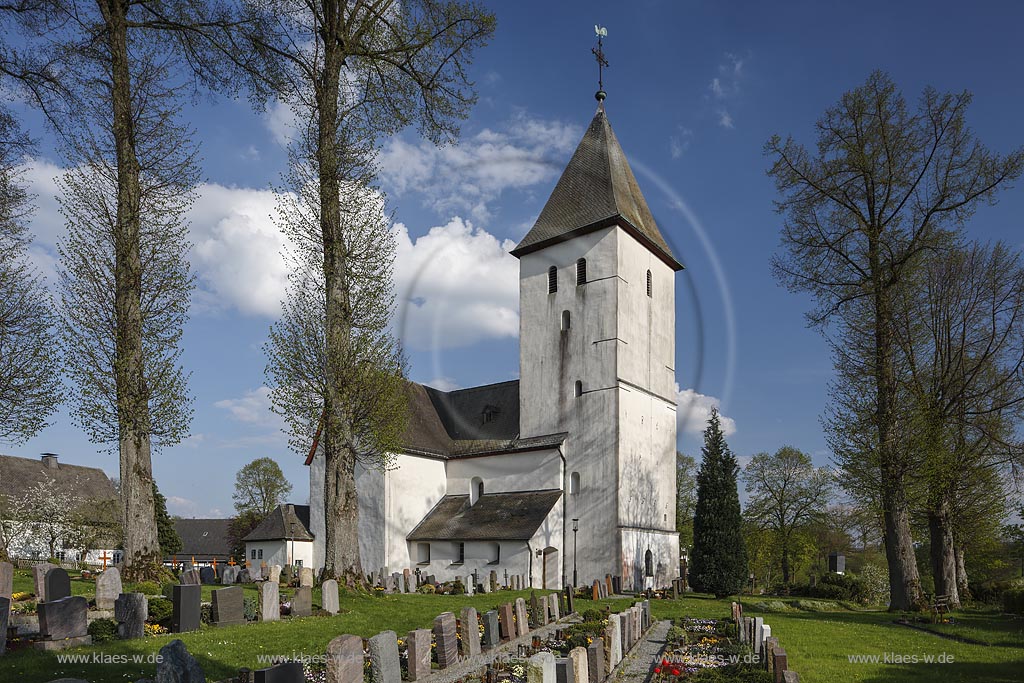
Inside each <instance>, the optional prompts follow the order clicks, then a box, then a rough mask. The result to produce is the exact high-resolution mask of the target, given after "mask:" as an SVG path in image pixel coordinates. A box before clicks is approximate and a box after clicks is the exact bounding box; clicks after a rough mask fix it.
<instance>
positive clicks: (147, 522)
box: [100, 0, 162, 581]
mask: <svg viewBox="0 0 1024 683" xmlns="http://www.w3.org/2000/svg"><path fill="white" fill-rule="evenodd" d="M100 9H101V11H102V12H103V15H104V18H105V19H106V22H107V33H108V41H109V48H110V61H111V65H110V66H111V101H112V106H113V136H114V146H115V150H116V157H117V158H116V161H117V217H116V220H115V224H114V287H115V294H114V319H115V322H116V325H117V330H116V341H115V358H114V382H115V386H116V390H117V420H118V431H119V444H118V448H119V452H120V461H121V506H122V510H123V514H124V529H125V541H124V546H125V555H124V556H125V561H124V565H125V577H126V578H127V579H129V580H133V581H137V580H140V579H143V578H156V577H157V576H158V574H159V568H160V565H161V559H162V558H161V557H160V546H159V541H158V537H157V528H156V512H155V509H154V505H153V463H152V459H151V453H150V422H149V390H148V388H147V387H146V379H145V373H144V365H143V351H142V305H141V293H142V259H141V257H140V254H139V232H140V212H139V205H140V197H141V190H140V186H139V163H138V159H137V157H136V155H135V128H134V122H133V119H132V103H131V76H130V68H129V53H128V29H127V25H126V21H127V10H128V4H127V3H126V2H124V1H123V0H102V1H101V3H100Z"/></svg>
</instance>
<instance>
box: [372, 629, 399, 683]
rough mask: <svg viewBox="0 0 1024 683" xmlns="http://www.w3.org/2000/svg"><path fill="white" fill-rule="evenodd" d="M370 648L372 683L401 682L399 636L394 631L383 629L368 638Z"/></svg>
mask: <svg viewBox="0 0 1024 683" xmlns="http://www.w3.org/2000/svg"><path fill="white" fill-rule="evenodd" d="M367 643H368V644H369V650H370V681H371V683H401V681H402V667H401V665H400V664H399V662H398V637H397V636H396V635H395V632H394V631H382V632H380V633H378V634H377V635H375V636H373V637H372V638H370V639H368V640H367Z"/></svg>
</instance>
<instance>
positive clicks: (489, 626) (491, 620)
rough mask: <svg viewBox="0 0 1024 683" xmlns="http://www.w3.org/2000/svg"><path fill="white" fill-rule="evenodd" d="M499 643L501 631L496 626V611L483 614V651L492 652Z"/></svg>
mask: <svg viewBox="0 0 1024 683" xmlns="http://www.w3.org/2000/svg"><path fill="white" fill-rule="evenodd" d="M499 643H501V631H500V627H499V626H498V611H497V610H493V609H492V610H490V611H488V612H485V613H484V644H483V648H484V649H485V650H493V649H494V648H496V647H498V645H499Z"/></svg>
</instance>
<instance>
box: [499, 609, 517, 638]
mask: <svg viewBox="0 0 1024 683" xmlns="http://www.w3.org/2000/svg"><path fill="white" fill-rule="evenodd" d="M498 623H499V625H500V627H501V640H502V641H503V642H508V641H510V640H513V639H514V638H515V637H516V625H515V622H514V621H513V619H512V603H511V602H506V603H503V604H502V605H501V607H500V608H498Z"/></svg>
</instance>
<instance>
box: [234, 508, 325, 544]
mask: <svg viewBox="0 0 1024 683" xmlns="http://www.w3.org/2000/svg"><path fill="white" fill-rule="evenodd" d="M284 539H289V540H295V541H312V540H313V534H312V533H310V531H309V506H308V505H292V504H291V503H285V504H283V505H278V506H277V507H276V508H275V509H274V511H273V512H271V513H270V514H269V515H267V516H266V518H264V520H263V521H262V522H260V525H259V526H258V527H256V528H255V529H253V530H252V531H251V532H249V535H248V536H246V537H245V538H243V539H242V540H243V541H280V540H284Z"/></svg>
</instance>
